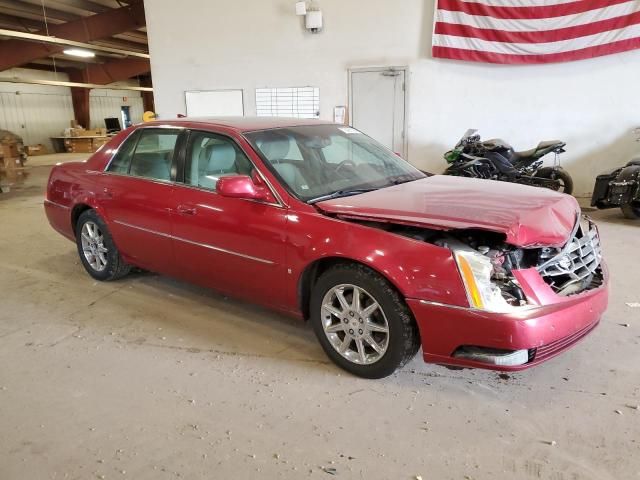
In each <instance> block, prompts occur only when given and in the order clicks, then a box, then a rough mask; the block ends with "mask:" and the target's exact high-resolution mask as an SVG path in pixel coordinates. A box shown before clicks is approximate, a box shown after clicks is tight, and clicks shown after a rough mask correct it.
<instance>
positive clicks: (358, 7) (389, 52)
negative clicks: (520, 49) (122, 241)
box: [145, 0, 640, 196]
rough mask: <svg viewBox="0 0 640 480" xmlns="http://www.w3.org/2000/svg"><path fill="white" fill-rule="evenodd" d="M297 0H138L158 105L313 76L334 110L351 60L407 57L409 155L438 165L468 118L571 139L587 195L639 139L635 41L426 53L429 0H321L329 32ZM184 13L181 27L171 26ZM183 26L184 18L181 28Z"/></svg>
mask: <svg viewBox="0 0 640 480" xmlns="http://www.w3.org/2000/svg"><path fill="white" fill-rule="evenodd" d="M294 3H295V2H294V0H262V1H258V0H249V1H244V2H238V1H237V0H213V1H212V0H191V1H190V2H189V3H188V8H185V5H184V4H181V3H179V2H173V1H171V0H153V1H150V0H147V1H146V2H145V9H146V16H147V30H148V34H149V42H150V49H151V66H152V73H153V83H154V90H155V92H154V96H155V104H156V110H157V112H158V113H159V115H160V116H161V117H162V118H175V116H176V114H178V113H184V112H185V105H184V91H185V90H212V89H225V88H229V89H232V88H242V89H244V91H245V97H244V98H245V112H246V114H247V115H252V114H255V93H254V90H255V88H256V87H264V86H269V87H274V86H306V85H312V86H318V87H320V101H321V104H320V110H321V117H322V118H324V119H331V118H332V111H333V107H334V106H335V105H345V104H348V98H347V95H348V93H347V92H348V80H347V69H348V68H350V67H362V66H389V65H397V66H400V65H408V66H409V68H410V84H409V96H410V99H409V115H408V135H409V160H410V161H411V162H412V163H414V164H415V165H417V166H419V167H422V168H427V169H429V170H432V171H436V172H440V171H442V170H443V169H444V168H445V163H444V160H442V153H443V152H444V151H446V150H447V149H448V148H450V147H451V146H452V145H453V144H454V143H455V142H456V141H457V139H458V138H459V137H460V136H461V135H462V133H463V132H464V131H465V130H466V129H467V128H469V127H473V128H479V129H480V130H481V133H482V134H483V135H484V136H485V137H487V138H489V137H501V138H505V139H507V140H508V141H510V142H511V143H513V144H514V146H515V147H516V148H517V149H528V148H531V147H533V146H534V145H535V144H536V143H537V142H538V141H539V140H543V139H555V138H559V139H562V140H565V141H566V142H567V143H568V146H567V149H568V153H567V154H565V155H564V156H563V163H564V165H565V166H566V167H567V169H568V170H569V171H570V172H571V174H572V175H573V176H574V178H575V180H576V193H577V194H578V195H580V196H584V195H588V194H589V192H590V191H591V189H592V186H593V181H594V178H595V175H596V174H597V173H598V172H600V171H602V170H605V169H606V168H608V167H610V166H615V165H618V164H620V163H622V162H623V161H625V159H626V158H628V157H630V156H631V155H632V153H633V152H634V151H635V150H636V149H637V144H635V143H634V141H633V136H632V135H631V133H630V132H631V130H632V128H633V127H635V126H637V125H639V124H640V114H639V113H638V112H640V88H639V87H638V84H639V83H640V82H639V81H638V78H639V77H640V51H635V52H629V53H624V54H619V55H614V56H610V57H602V58H598V59H593V60H585V61H581V62H572V63H565V64H555V65H542V66H513V67H509V66H496V65H483V64H472V63H463V62H457V61H449V60H436V59H432V58H431V57H430V48H431V32H432V28H433V1H432V0H401V1H390V0H319V4H320V6H321V8H322V11H323V14H324V18H325V28H324V31H323V32H322V33H320V34H317V35H312V34H310V33H308V32H306V31H305V30H304V28H302V20H301V19H300V18H299V17H296V16H295V14H294ZM178 18H179V19H180V22H179V25H181V27H180V28H179V31H180V34H179V35H168V34H167V32H172V31H174V30H175V28H176V19H178ZM186 26H188V28H187V27H186Z"/></svg>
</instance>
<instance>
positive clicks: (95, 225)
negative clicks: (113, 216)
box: [76, 210, 131, 282]
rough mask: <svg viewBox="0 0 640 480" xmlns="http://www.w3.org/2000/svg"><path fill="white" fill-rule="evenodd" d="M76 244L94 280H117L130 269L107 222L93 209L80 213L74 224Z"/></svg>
mask: <svg viewBox="0 0 640 480" xmlns="http://www.w3.org/2000/svg"><path fill="white" fill-rule="evenodd" d="M76 245H77V247H78V255H79V256H80V261H81V262H82V265H83V266H84V268H85V270H86V271H87V273H88V274H89V275H91V276H92V277H93V278H95V279H96V280H100V281H103V282H105V281H111V280H118V279H119V278H122V277H124V276H125V275H127V274H128V273H129V271H130V270H131V265H128V264H127V263H125V262H124V260H122V257H121V256H120V252H119V251H118V249H117V248H116V245H115V243H114V242H113V238H111V234H110V233H109V229H108V228H107V224H106V223H105V222H104V220H103V219H102V217H100V215H98V213H97V212H96V211H95V210H85V211H84V212H82V214H80V217H79V218H78V222H77V224H76Z"/></svg>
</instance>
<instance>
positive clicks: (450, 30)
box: [435, 12, 640, 43]
mask: <svg viewBox="0 0 640 480" xmlns="http://www.w3.org/2000/svg"><path fill="white" fill-rule="evenodd" d="M638 24H640V12H636V13H634V14H632V15H625V16H622V17H616V18H611V19H608V20H602V21H600V22H592V23H587V24H585V25H576V26H573V27H565V28H559V29H556V30H547V31H532V32H531V31H530V32H522V31H521V32H512V31H505V30H494V29H487V28H475V27H471V26H469V25H459V24H452V23H444V22H438V23H436V28H435V33H436V34H440V35H452V36H455V37H472V38H478V39H480V40H487V41H491V42H503V43H549V42H558V41H563V40H570V39H574V38H579V37H585V36H589V35H595V34H598V33H603V32H607V31H610V30H619V29H623V28H625V27H630V26H632V25H638Z"/></svg>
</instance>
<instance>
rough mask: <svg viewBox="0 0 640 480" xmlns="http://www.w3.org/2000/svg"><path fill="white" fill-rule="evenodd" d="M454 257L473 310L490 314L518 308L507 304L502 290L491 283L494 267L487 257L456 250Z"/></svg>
mask: <svg viewBox="0 0 640 480" xmlns="http://www.w3.org/2000/svg"><path fill="white" fill-rule="evenodd" d="M453 255H454V257H455V259H456V262H457V263H458V269H459V270H460V275H461V276H462V281H463V282H464V286H465V288H466V290H467V297H468V298H469V304H470V305H471V306H472V307H473V308H478V309H481V310H487V311H490V312H510V311H512V310H514V308H517V307H514V306H513V305H510V304H509V303H507V301H506V300H505V299H504V297H503V296H502V292H501V291H500V288H499V287H498V286H497V285H496V284H495V283H494V282H492V281H491V272H492V271H493V265H491V261H490V260H489V259H488V258H487V257H485V256H484V255H481V254H479V253H476V252H473V251H469V250H454V251H453Z"/></svg>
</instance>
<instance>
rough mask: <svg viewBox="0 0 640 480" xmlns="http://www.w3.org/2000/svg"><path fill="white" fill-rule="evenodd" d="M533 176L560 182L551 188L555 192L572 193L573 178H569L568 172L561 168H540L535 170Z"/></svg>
mask: <svg viewBox="0 0 640 480" xmlns="http://www.w3.org/2000/svg"><path fill="white" fill-rule="evenodd" d="M535 176H536V177H540V178H548V179H551V180H557V181H558V182H559V183H560V185H559V187H558V188H553V189H552V190H555V191H556V192H560V193H566V194H567V195H571V194H572V193H573V178H571V175H569V172H567V171H566V170H565V169H563V168H551V167H545V168H541V169H540V170H538V171H537V172H536V174H535Z"/></svg>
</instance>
